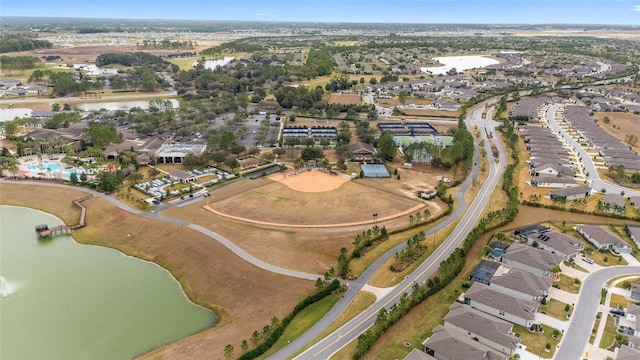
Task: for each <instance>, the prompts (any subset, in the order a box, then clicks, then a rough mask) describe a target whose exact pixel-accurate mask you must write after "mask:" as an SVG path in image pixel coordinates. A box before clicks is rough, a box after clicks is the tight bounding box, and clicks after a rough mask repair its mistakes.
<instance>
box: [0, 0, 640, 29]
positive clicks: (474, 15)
mask: <svg viewBox="0 0 640 360" xmlns="http://www.w3.org/2000/svg"><path fill="white" fill-rule="evenodd" d="M0 16H44V17H80V18H122V19H184V20H246V21H256V20H258V21H294V22H296V21H297V22H383V23H463V24H464V23H466V24H469V23H471V24H611V25H639V26H640V0H262V1H256V0H227V1H221V0H171V1H170V0H126V1H124V0H84V1H81V0H0Z"/></svg>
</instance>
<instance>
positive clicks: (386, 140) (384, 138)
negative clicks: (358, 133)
mask: <svg viewBox="0 0 640 360" xmlns="http://www.w3.org/2000/svg"><path fill="white" fill-rule="evenodd" d="M397 150H398V147H397V145H396V142H395V141H393V135H392V134H391V132H390V131H388V130H385V131H383V132H382V134H381V135H380V139H379V140H378V153H379V154H380V156H382V158H384V159H385V160H387V161H393V159H394V158H395V156H396V152H397Z"/></svg>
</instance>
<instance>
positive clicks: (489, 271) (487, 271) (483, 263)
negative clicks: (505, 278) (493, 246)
mask: <svg viewBox="0 0 640 360" xmlns="http://www.w3.org/2000/svg"><path fill="white" fill-rule="evenodd" d="M499 267H500V263H497V262H495V261H488V260H480V263H479V264H478V266H476V268H475V269H474V270H473V272H472V273H471V276H469V280H470V281H472V282H475V281H478V282H481V283H483V284H485V285H489V283H490V280H491V277H493V274H495V272H496V271H497V270H498V268H499Z"/></svg>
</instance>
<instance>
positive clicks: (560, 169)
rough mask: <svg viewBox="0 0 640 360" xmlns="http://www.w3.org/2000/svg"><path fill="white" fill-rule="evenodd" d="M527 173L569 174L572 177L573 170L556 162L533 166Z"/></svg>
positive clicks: (534, 174)
mask: <svg viewBox="0 0 640 360" xmlns="http://www.w3.org/2000/svg"><path fill="white" fill-rule="evenodd" d="M529 173H530V174H531V175H533V176H542V175H546V176H571V177H573V170H571V169H569V168H568V167H565V166H560V165H556V164H550V163H547V164H543V165H539V166H536V167H534V168H533V169H531V170H530V171H529Z"/></svg>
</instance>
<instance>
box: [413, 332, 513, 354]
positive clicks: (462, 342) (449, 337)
mask: <svg viewBox="0 0 640 360" xmlns="http://www.w3.org/2000/svg"><path fill="white" fill-rule="evenodd" d="M456 335H457V334H454V333H451V332H450V331H449V330H447V329H446V328H445V327H444V326H442V325H438V326H436V328H435V329H433V335H431V336H430V337H429V338H427V339H426V340H425V341H424V342H423V343H422V349H423V351H424V352H425V353H426V354H427V355H430V356H433V357H434V358H436V359H439V360H507V356H505V355H502V354H498V353H496V352H495V351H492V349H491V348H489V347H488V346H485V345H483V344H481V343H479V342H477V341H474V340H470V339H469V340H468V339H467V338H466V337H462V338H457V337H456Z"/></svg>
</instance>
